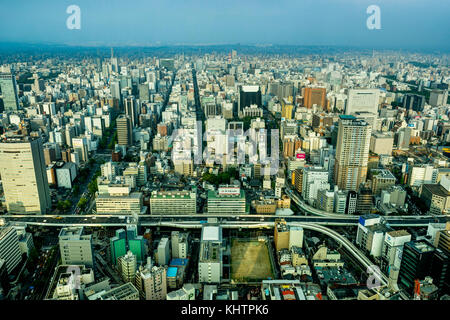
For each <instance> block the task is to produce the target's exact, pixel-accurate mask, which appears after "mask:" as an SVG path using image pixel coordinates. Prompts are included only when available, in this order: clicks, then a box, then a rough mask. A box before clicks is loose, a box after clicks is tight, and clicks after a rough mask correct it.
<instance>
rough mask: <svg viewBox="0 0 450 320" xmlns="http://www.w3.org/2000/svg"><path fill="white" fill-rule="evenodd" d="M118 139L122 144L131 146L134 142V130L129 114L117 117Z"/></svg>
mask: <svg viewBox="0 0 450 320" xmlns="http://www.w3.org/2000/svg"><path fill="white" fill-rule="evenodd" d="M116 123H117V141H118V144H119V145H120V146H128V147H129V146H131V145H132V144H133V131H132V127H131V126H132V124H131V119H130V117H129V116H126V115H123V114H122V115H120V116H119V117H118V118H117V121H116Z"/></svg>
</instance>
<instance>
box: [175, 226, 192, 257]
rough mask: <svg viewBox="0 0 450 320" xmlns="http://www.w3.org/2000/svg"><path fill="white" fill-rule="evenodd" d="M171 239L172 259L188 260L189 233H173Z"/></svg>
mask: <svg viewBox="0 0 450 320" xmlns="http://www.w3.org/2000/svg"><path fill="white" fill-rule="evenodd" d="M170 238H171V244H172V259H175V258H180V259H186V258H187V256H188V252H189V245H188V243H189V241H188V239H189V233H182V232H179V231H172V234H171V237H170Z"/></svg>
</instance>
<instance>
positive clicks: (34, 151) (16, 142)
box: [0, 136, 51, 214]
mask: <svg viewBox="0 0 450 320" xmlns="http://www.w3.org/2000/svg"><path fill="white" fill-rule="evenodd" d="M0 175H1V177H2V183H3V190H4V194H5V202H6V208H7V210H8V212H9V213H10V214H45V213H47V212H48V211H49V210H50V208H51V199H50V189H49V186H48V180H47V171H46V167H45V161H44V153H43V147H42V140H41V139H40V138H37V139H33V138H29V137H22V136H9V137H8V136H6V137H5V138H4V139H3V140H2V141H1V142H0Z"/></svg>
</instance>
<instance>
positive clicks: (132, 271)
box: [117, 251, 137, 284]
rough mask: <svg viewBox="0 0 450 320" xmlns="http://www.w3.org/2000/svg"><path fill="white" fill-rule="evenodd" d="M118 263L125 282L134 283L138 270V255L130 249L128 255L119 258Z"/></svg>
mask: <svg viewBox="0 0 450 320" xmlns="http://www.w3.org/2000/svg"><path fill="white" fill-rule="evenodd" d="M117 265H118V268H119V270H120V274H121V277H122V280H123V281H124V282H131V283H133V284H134V283H135V279H136V270H137V259H136V256H135V255H134V254H133V253H132V252H131V251H128V252H127V254H126V255H124V256H121V257H119V258H118V260H117Z"/></svg>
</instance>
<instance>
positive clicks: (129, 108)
mask: <svg viewBox="0 0 450 320" xmlns="http://www.w3.org/2000/svg"><path fill="white" fill-rule="evenodd" d="M124 108H125V114H126V115H127V116H129V117H130V120H131V125H132V127H133V128H134V127H136V126H137V124H138V111H137V104H136V99H135V98H134V96H129V97H126V98H125V100H124Z"/></svg>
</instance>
